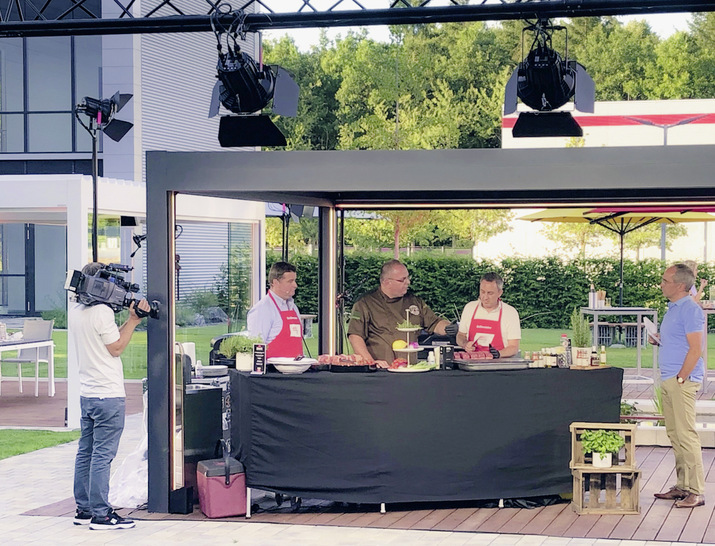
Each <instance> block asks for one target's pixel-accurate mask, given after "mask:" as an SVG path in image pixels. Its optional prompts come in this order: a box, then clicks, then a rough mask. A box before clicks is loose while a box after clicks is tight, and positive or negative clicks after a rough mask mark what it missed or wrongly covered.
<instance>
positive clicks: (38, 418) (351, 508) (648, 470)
mask: <svg viewBox="0 0 715 546" xmlns="http://www.w3.org/2000/svg"><path fill="white" fill-rule="evenodd" d="M2 387H3V389H2V396H0V425H15V426H18V425H21V426H63V422H64V408H65V406H66V397H67V393H66V383H65V382H58V383H57V395H56V396H55V397H54V398H49V397H48V396H47V394H46V393H47V391H46V385H44V384H41V385H40V396H39V397H37V398H35V396H34V388H33V386H32V383H31V382H29V381H28V382H27V383H26V384H25V393H24V395H19V394H18V393H17V384H16V383H15V384H13V382H12V381H3V385H2ZM43 389H44V390H43ZM714 392H715V385H712V386H711V385H706V388H705V389H704V390H703V391H701V392H700V393H699V398H701V399H708V400H709V399H712V398H713V393H714ZM127 394H128V400H127V402H128V404H127V407H128V413H138V412H140V411H141V409H142V406H141V383H139V382H131V383H127ZM623 397H624V398H636V399H637V398H641V399H651V398H652V397H653V390H652V386H651V385H641V384H629V383H626V384H625V385H624V392H623ZM703 458H704V463H705V468H706V482H707V491H708V492H711V494H712V495H715V449H704V450H703ZM636 460H637V464H638V467H639V468H640V469H641V471H642V474H641V487H640V507H641V511H640V514H638V515H623V516H621V515H607V516H605V515H604V516H598V515H581V516H579V515H577V514H576V513H574V511H573V510H572V508H571V505H570V504H568V503H563V504H555V505H551V506H545V507H540V508H535V509H531V510H529V509H518V508H502V509H499V508H481V507H479V506H478V505H476V504H473V505H471V506H470V505H469V504H465V503H459V504H454V503H449V504H448V503H442V504H429V505H428V504H414V505H388V506H387V513H386V514H380V512H379V507H378V506H365V505H357V506H356V505H344V504H340V503H325V502H323V503H313V504H311V503H310V502H308V501H306V507H304V508H302V509H301V510H300V511H299V512H297V513H293V512H291V511H290V508H289V507H287V506H286V505H285V504H284V506H283V507H281V508H280V509H278V508H277V507H275V506H274V505H273V504H272V503H268V504H269V507H268V508H267V509H266V510H265V511H262V512H259V513H256V514H254V516H253V517H252V518H251V519H250V520H246V519H245V518H243V517H237V518H226V519H227V520H235V521H243V522H245V521H250V522H270V523H285V524H305V525H336V526H348V527H351V526H360V527H375V528H392V529H422V530H425V529H427V530H429V529H434V530H453V531H465V532H484V533H487V532H488V533H514V534H534V535H547V536H555V537H569V538H580V537H583V538H590V539H594V538H603V539H619V540H642V541H646V540H655V541H669V542H676V541H678V542H690V543H705V544H715V518H714V517H713V509H714V508H715V503H713V502H711V501H710V499H711V498H712V499H713V500H715V496H713V497H708V496H706V500H707V501H708V502H707V504H706V505H705V506H703V507H699V508H695V509H677V508H674V506H673V503H672V502H669V501H657V500H655V499H654V498H653V493H656V492H658V491H661V490H664V489H667V488H668V487H670V485H672V484H674V483H675V478H674V471H673V466H674V462H673V455H672V450H671V449H670V448H662V447H638V448H637V450H636ZM123 512H124V513H127V511H123ZM73 513H74V502H73V500H72V499H71V498H68V499H66V500H64V501H62V502H59V503H55V504H52V505H48V506H44V507H42V508H39V509H36V510H32V511H30V512H27V515H48V516H67V517H69V516H71V515H73ZM130 513H131V516H132V517H134V518H136V519H148V520H150V519H169V520H178V519H188V520H204V519H206V518H205V516H204V515H203V514H202V513H201V511H200V510H199V508H198V506H196V508H195V510H194V512H193V513H192V514H189V515H186V516H182V515H173V514H152V513H148V512H147V511H145V510H134V511H131V512H130Z"/></svg>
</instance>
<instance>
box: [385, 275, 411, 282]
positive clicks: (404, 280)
mask: <svg viewBox="0 0 715 546" xmlns="http://www.w3.org/2000/svg"><path fill="white" fill-rule="evenodd" d="M388 279H389V280H391V281H395V282H399V283H405V282H407V281H409V280H410V276H409V275H407V277H402V278H401V279H393V278H392V277H388Z"/></svg>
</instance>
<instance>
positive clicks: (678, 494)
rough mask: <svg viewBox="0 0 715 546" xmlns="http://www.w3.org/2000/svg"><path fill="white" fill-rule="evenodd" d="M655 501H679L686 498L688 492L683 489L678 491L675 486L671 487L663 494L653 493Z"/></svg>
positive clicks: (678, 488)
mask: <svg viewBox="0 0 715 546" xmlns="http://www.w3.org/2000/svg"><path fill="white" fill-rule="evenodd" d="M653 496H654V497H655V498H656V499H665V500H680V499H684V498H685V497H687V496H688V492H687V491H686V490H685V489H680V487H678V486H677V485H674V486H673V487H671V488H670V489H669V490H668V491H666V492H665V493H655V494H654V495H653Z"/></svg>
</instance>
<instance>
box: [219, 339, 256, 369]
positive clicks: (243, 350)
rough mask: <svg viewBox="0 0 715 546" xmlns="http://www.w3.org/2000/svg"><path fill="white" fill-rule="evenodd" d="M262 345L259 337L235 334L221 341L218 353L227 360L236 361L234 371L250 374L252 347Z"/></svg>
mask: <svg viewBox="0 0 715 546" xmlns="http://www.w3.org/2000/svg"><path fill="white" fill-rule="evenodd" d="M255 343H262V340H261V338H259V337H249V336H246V335H241V334H236V335H234V336H228V337H226V338H224V339H223V340H222V341H221V345H219V352H220V353H221V354H222V355H223V356H224V357H226V358H228V359H235V360H236V369H237V370H239V371H242V372H250V371H251V370H252V369H253V345H254V344H255Z"/></svg>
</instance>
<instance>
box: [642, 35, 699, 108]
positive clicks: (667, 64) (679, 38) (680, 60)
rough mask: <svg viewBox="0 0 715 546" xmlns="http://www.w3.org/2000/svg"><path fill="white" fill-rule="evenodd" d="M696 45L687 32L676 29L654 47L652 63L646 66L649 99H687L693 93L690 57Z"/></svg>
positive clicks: (691, 60) (694, 91)
mask: <svg viewBox="0 0 715 546" xmlns="http://www.w3.org/2000/svg"><path fill="white" fill-rule="evenodd" d="M695 51H696V45H695V42H694V40H693V38H692V36H690V35H689V34H687V33H685V32H676V33H675V34H673V35H672V36H670V37H669V38H668V39H666V40H663V41H662V42H661V43H660V44H658V47H657V48H656V62H655V65H652V66H649V68H648V71H647V74H648V81H647V85H648V87H649V88H650V91H649V98H651V99H687V98H693V97H695V95H696V89H695V81H694V75H693V64H692V63H693V59H694V58H696V57H697V55H696V54H695Z"/></svg>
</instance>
